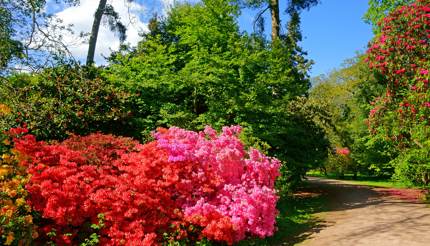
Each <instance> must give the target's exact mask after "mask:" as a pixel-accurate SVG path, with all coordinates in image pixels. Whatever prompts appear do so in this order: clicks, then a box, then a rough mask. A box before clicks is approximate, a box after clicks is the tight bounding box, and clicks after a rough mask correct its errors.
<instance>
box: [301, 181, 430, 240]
mask: <svg viewBox="0 0 430 246" xmlns="http://www.w3.org/2000/svg"><path fill="white" fill-rule="evenodd" d="M307 184H308V185H307V186H306V188H305V190H304V191H305V192H306V191H307V192H309V193H312V192H315V193H320V194H322V198H323V199H325V201H326V202H327V206H323V207H322V208H321V209H320V210H319V211H316V212H323V213H321V214H320V216H319V218H320V222H319V223H320V224H323V226H321V225H318V228H319V230H317V231H316V232H313V233H305V234H306V237H305V239H306V240H304V241H305V242H304V245H372V246H373V245H375V246H379V245H390V246H392V245H408V246H409V245H417V246H418V245H423V246H424V245H430V244H429V242H430V234H429V233H428V232H429V231H430V209H429V208H428V207H427V205H425V204H422V203H421V202H419V200H417V199H415V200H414V199H412V200H401V199H399V197H397V196H393V194H398V193H399V192H400V193H402V192H404V191H406V192H408V191H407V190H398V189H384V188H372V187H368V186H360V185H354V184H348V182H347V181H338V180H329V179H319V178H309V180H308V181H307ZM307 239H309V240H307ZM300 242H303V241H300Z"/></svg>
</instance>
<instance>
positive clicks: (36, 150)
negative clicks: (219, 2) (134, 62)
mask: <svg viewBox="0 0 430 246" xmlns="http://www.w3.org/2000/svg"><path fill="white" fill-rule="evenodd" d="M239 132H240V128H239V127H226V128H224V129H223V131H222V133H220V134H217V133H216V132H215V131H214V130H213V129H212V128H210V127H207V128H206V129H205V131H204V132H200V133H196V132H192V131H186V130H183V129H180V128H175V127H173V128H170V129H169V130H167V129H159V130H158V132H157V133H155V137H156V139H157V140H156V141H153V142H150V143H147V144H145V145H142V144H139V143H137V142H136V141H133V140H131V139H129V138H121V137H114V136H111V135H102V134H92V135H89V136H86V137H78V136H74V137H71V138H69V139H67V140H65V141H63V142H61V143H53V144H47V143H45V142H38V141H36V139H35V137H34V136H32V135H26V136H24V137H22V138H20V139H17V140H16V145H15V147H16V149H17V151H19V153H20V154H21V161H20V165H22V166H27V167H28V173H29V174H30V175H31V178H30V179H29V181H28V183H27V185H26V190H27V191H28V194H29V195H28V204H29V205H31V206H32V207H33V208H34V210H35V211H38V212H39V213H40V215H41V217H42V220H41V224H40V226H39V229H38V232H39V235H40V237H39V239H38V240H41V241H49V240H53V241H54V242H55V243H57V244H70V243H77V242H81V241H82V238H85V237H87V238H88V237H90V236H91V235H94V233H96V234H97V239H98V240H99V242H100V243H102V244H103V245H123V244H127V245H153V244H159V243H162V242H163V241H174V240H188V241H190V242H191V241H196V240H200V239H202V238H208V239H210V240H216V241H223V242H226V243H228V244H232V243H233V242H236V241H239V240H242V239H244V238H245V237H246V236H259V237H266V236H270V235H272V234H273V232H274V231H275V217H276V214H277V210H276V207H275V206H276V202H277V199H278V198H277V195H276V192H275V190H274V182H275V179H276V177H277V176H278V175H279V171H278V169H279V166H280V163H279V161H278V160H276V159H271V158H268V157H266V156H264V155H263V154H261V153H260V152H259V151H257V150H255V149H250V150H249V151H246V150H245V148H244V146H243V144H242V143H241V142H240V140H239V139H238V137H237V135H238V134H239ZM100 217H102V218H103V220H102V222H101V221H100ZM91 224H92V225H95V227H97V230H94V226H89V225H91Z"/></svg>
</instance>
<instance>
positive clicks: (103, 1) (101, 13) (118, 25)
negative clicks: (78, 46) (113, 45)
mask: <svg viewBox="0 0 430 246" xmlns="http://www.w3.org/2000/svg"><path fill="white" fill-rule="evenodd" d="M127 1H128V2H132V1H133V0H127ZM103 17H106V18H107V20H108V25H109V28H110V29H111V31H113V32H115V33H117V34H118V35H119V40H120V41H121V42H124V41H125V39H126V31H127V28H126V27H125V25H124V24H123V23H122V22H121V20H120V17H119V15H118V13H117V12H116V11H115V9H114V8H113V6H112V5H110V4H108V3H107V0H100V1H99V5H98V7H97V10H96V12H95V14H94V21H93V26H92V28H91V36H90V40H89V45H88V54H87V65H91V64H93V63H94V53H95V50H96V44H97V37H98V33H99V28H100V23H101V21H102V18H103Z"/></svg>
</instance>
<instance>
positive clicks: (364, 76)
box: [301, 56, 394, 176]
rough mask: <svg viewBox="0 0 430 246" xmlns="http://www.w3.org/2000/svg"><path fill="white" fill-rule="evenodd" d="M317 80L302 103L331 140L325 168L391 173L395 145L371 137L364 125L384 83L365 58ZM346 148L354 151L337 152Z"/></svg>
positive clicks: (338, 172)
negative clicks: (347, 152)
mask: <svg viewBox="0 0 430 246" xmlns="http://www.w3.org/2000/svg"><path fill="white" fill-rule="evenodd" d="M314 83H315V84H316V85H315V86H314V87H313V88H312V91H311V93H310V97H309V99H308V100H307V101H305V102H303V103H302V104H301V105H303V107H304V108H307V111H309V112H310V113H308V115H309V117H310V118H312V120H313V121H314V122H315V123H316V124H317V125H318V126H320V127H321V128H322V129H324V132H325V136H326V137H327V139H328V141H329V143H330V153H329V158H328V160H327V162H326V163H325V165H324V166H322V169H323V170H325V171H326V172H335V173H337V174H338V176H343V175H344V174H345V173H350V172H352V173H355V174H357V173H358V172H361V173H366V174H373V175H388V176H391V175H392V167H391V165H390V164H389V162H390V160H391V158H390V156H391V155H393V154H394V149H393V146H392V145H391V144H389V143H387V142H385V141H380V140H377V139H373V138H371V137H370V134H369V131H368V128H367V125H366V124H365V120H366V118H367V117H368V114H369V110H370V107H369V103H370V102H371V101H372V100H374V98H375V97H377V96H379V95H380V94H381V93H382V92H383V90H384V86H382V85H380V84H378V83H377V82H376V80H375V78H374V77H373V75H372V73H371V72H370V70H369V69H368V67H367V65H366V64H365V63H364V61H363V57H362V56H358V57H356V58H355V59H351V60H348V61H346V63H345V65H344V68H342V69H340V70H335V71H333V72H331V73H330V74H329V75H328V76H320V77H318V78H316V79H315V80H314ZM345 147H346V148H348V149H349V150H350V151H351V153H350V154H349V155H348V157H345V156H342V155H339V154H337V153H336V151H335V150H336V149H339V148H345Z"/></svg>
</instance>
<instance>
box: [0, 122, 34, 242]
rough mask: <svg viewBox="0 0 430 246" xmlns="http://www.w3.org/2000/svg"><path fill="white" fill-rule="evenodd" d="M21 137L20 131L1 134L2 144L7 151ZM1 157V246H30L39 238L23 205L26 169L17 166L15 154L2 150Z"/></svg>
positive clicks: (26, 176)
mask: <svg viewBox="0 0 430 246" xmlns="http://www.w3.org/2000/svg"><path fill="white" fill-rule="evenodd" d="M23 133H26V130H25V129H23V128H16V129H11V130H10V131H8V132H5V133H3V142H2V144H3V145H4V146H5V147H9V145H12V138H13V137H17V136H19V135H21V134H23ZM0 154H1V155H0V235H1V236H0V245H12V244H13V245H29V244H30V243H31V242H32V241H33V239H35V238H37V237H38V234H37V231H36V229H37V226H35V225H34V223H33V217H34V213H33V211H32V209H31V207H30V206H29V205H28V204H27V203H26V198H27V195H28V192H27V191H26V190H25V188H24V187H25V184H26V183H27V181H28V179H29V177H28V174H27V173H26V168H25V167H23V166H21V165H18V160H17V156H16V153H14V152H13V151H12V152H11V151H6V150H5V151H3V153H1V152H0Z"/></svg>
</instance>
